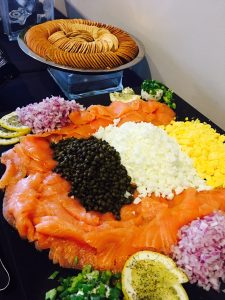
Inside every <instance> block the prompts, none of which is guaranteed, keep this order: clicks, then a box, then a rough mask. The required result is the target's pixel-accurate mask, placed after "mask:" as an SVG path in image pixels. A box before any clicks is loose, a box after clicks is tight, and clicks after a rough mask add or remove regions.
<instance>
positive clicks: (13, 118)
mask: <svg viewBox="0 0 225 300" xmlns="http://www.w3.org/2000/svg"><path fill="white" fill-rule="evenodd" d="M0 125H1V126H2V127H3V128H5V129H8V130H13V131H18V132H21V133H23V134H27V133H29V132H30V131H31V129H30V128H29V127H27V126H24V125H22V124H21V123H20V121H19V118H18V115H17V113H16V112H15V111H13V112H11V113H10V114H7V115H5V116H3V117H2V118H1V119H0Z"/></svg>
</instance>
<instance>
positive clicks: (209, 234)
mask: <svg viewBox="0 0 225 300" xmlns="http://www.w3.org/2000/svg"><path fill="white" fill-rule="evenodd" d="M179 238H180V240H179V242H178V244H177V245H176V246H174V247H173V250H172V251H173V258H174V259H175V260H176V262H177V265H178V266H179V267H180V268H182V269H183V270H184V272H185V273H186V274H187V276H188V277H189V280H190V282H191V283H197V284H198V285H199V286H201V287H202V288H204V289H205V290H207V291H208V290H210V288H213V289H215V290H216V291H218V292H219V291H220V285H221V282H222V281H223V282H225V214H224V213H223V212H215V213H213V214H211V215H209V216H206V217H204V218H202V219H198V220H194V221H192V222H191V223H190V225H186V226H183V227H182V228H181V229H180V231H179Z"/></svg>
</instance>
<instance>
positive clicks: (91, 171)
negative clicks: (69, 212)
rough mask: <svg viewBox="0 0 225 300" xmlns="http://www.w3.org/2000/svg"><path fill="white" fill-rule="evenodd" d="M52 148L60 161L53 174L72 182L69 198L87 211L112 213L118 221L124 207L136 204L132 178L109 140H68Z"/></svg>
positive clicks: (55, 157)
mask: <svg viewBox="0 0 225 300" xmlns="http://www.w3.org/2000/svg"><path fill="white" fill-rule="evenodd" d="M51 148H52V149H53V152H54V154H53V157H54V159H55V160H56V161H57V162H58V163H57V166H56V167H55V169H54V171H55V172H56V173H58V174H60V175H61V176H62V177H63V178H65V179H66V180H68V181H69V182H70V183H71V191H70V196H75V197H76V198H78V199H79V201H80V202H81V204H82V205H83V206H84V207H85V208H86V210H87V211H91V210H94V211H99V212H101V213H105V212H112V213H113V214H114V215H115V216H116V217H117V218H119V214H120V209H121V207H122V206H123V205H124V204H129V203H131V202H132V201H133V196H132V193H133V191H134V187H133V186H132V185H131V178H130V176H128V174H127V170H126V168H125V167H124V166H123V165H122V164H121V159H120V154H119V153H118V152H117V151H116V150H115V149H114V148H113V147H111V146H110V145H109V144H108V143H107V142H106V141H102V140H99V139H97V138H96V137H90V138H88V139H76V138H68V139H63V140H61V141H59V142H58V143H52V144H51Z"/></svg>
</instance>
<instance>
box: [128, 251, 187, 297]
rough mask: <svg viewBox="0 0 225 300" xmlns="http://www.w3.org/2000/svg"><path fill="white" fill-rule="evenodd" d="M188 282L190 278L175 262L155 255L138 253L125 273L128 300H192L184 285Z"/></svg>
mask: <svg viewBox="0 0 225 300" xmlns="http://www.w3.org/2000/svg"><path fill="white" fill-rule="evenodd" d="M185 282H188V278H187V276H186V274H185V273H184V272H183V271H181V270H180V269H179V268H177V266H176V264H175V262H174V261H173V260H172V259H171V258H169V257H167V256H165V255H163V254H160V253H156V252H152V251H140V252H137V253H135V254H134V255H132V256H131V257H130V258H129V259H128V260H127V262H126V263H125V265H124V268H123V271H122V290H123V293H124V297H125V299H126V300H145V299H146V300H165V299H166V300H188V295H187V293H186V291H185V289H184V288H183V286H182V285H181V284H182V283H185Z"/></svg>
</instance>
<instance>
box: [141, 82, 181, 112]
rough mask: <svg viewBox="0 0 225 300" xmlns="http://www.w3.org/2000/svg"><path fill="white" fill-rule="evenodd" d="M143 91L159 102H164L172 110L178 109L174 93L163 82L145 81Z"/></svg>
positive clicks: (142, 86) (142, 85)
mask: <svg viewBox="0 0 225 300" xmlns="http://www.w3.org/2000/svg"><path fill="white" fill-rule="evenodd" d="M141 89H142V91H144V92H146V93H148V94H149V95H150V96H152V98H154V99H156V100H158V101H159V102H164V103H165V104H167V105H168V106H169V107H170V108H172V109H175V108H176V103H175V102H174V100H173V91H172V90H170V89H168V88H167V87H166V86H165V85H164V84H162V83H161V82H159V81H157V80H144V81H143V83H142V84H141Z"/></svg>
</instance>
